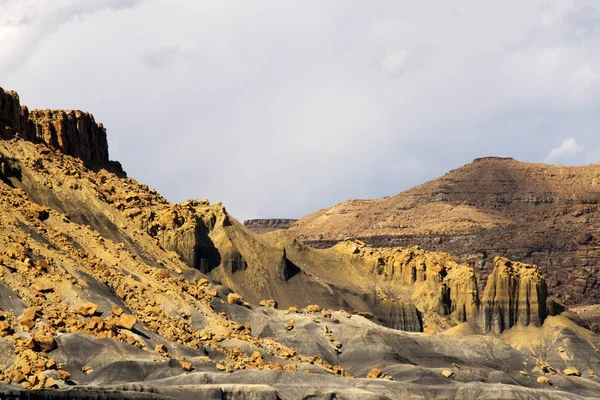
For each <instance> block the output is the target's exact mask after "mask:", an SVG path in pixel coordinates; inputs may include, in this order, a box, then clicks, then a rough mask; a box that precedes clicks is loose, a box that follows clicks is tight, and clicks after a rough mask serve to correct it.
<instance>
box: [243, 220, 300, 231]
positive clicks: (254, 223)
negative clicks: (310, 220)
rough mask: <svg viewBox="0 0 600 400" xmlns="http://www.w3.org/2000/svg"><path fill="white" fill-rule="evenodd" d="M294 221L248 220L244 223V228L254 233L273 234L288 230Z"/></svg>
mask: <svg viewBox="0 0 600 400" xmlns="http://www.w3.org/2000/svg"><path fill="white" fill-rule="evenodd" d="M296 221H297V220H296V219H283V218H277V219H249V220H246V221H244V226H245V227H246V228H248V229H250V230H251V231H252V232H256V233H267V232H273V231H275V230H278V229H288V228H290V227H291V226H292V225H293V224H294V222H296Z"/></svg>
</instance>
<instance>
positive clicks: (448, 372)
mask: <svg viewBox="0 0 600 400" xmlns="http://www.w3.org/2000/svg"><path fill="white" fill-rule="evenodd" d="M442 375H444V376H445V377H446V378H450V377H451V376H453V375H454V372H452V371H450V370H449V369H445V370H443V371H442Z"/></svg>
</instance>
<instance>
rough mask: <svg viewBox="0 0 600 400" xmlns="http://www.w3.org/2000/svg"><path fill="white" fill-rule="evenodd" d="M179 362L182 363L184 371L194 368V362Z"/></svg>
mask: <svg viewBox="0 0 600 400" xmlns="http://www.w3.org/2000/svg"><path fill="white" fill-rule="evenodd" d="M179 364H181V368H183V370H184V371H191V370H192V363H191V362H189V361H179Z"/></svg>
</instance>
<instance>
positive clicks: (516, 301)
mask: <svg viewBox="0 0 600 400" xmlns="http://www.w3.org/2000/svg"><path fill="white" fill-rule="evenodd" d="M494 264H495V266H494V270H493V271H492V273H491V274H490V276H489V277H488V280H487V284H486V287H485V292H484V295H483V298H482V300H481V315H480V318H481V320H480V324H481V326H482V328H483V330H484V331H485V332H489V331H494V332H496V333H502V332H503V331H504V330H506V329H509V328H511V327H513V326H515V325H516V324H517V323H521V324H523V325H529V324H534V325H535V326H540V325H541V324H542V323H543V322H544V319H545V318H546V317H547V315H548V311H547V308H546V300H547V297H548V295H547V288H546V281H545V280H544V277H543V275H542V274H541V273H540V271H539V268H538V267H537V266H536V265H529V264H523V263H520V262H512V261H510V260H508V259H506V258H503V257H496V258H495V259H494Z"/></svg>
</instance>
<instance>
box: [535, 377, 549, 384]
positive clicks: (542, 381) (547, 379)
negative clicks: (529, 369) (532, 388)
mask: <svg viewBox="0 0 600 400" xmlns="http://www.w3.org/2000/svg"><path fill="white" fill-rule="evenodd" d="M536 380H537V382H538V383H550V379H549V378H548V377H547V376H538V377H537V379H536Z"/></svg>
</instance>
